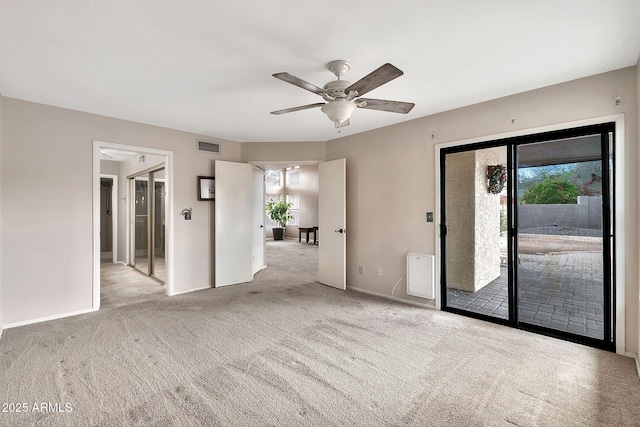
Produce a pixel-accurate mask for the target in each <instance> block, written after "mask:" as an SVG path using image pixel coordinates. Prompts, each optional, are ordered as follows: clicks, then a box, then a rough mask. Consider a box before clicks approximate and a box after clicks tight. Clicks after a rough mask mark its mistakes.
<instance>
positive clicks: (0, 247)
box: [0, 96, 5, 338]
mask: <svg viewBox="0 0 640 427" xmlns="http://www.w3.org/2000/svg"><path fill="white" fill-rule="evenodd" d="M2 105H3V98H2V96H0V165H2V151H3V146H4V144H3V136H4V132H3V125H2V124H3V120H2V117H3V115H2V108H3V107H2ZM3 199H4V197H3V194H2V170H0V338H2V327H3V325H4V324H5V322H4V316H3V314H4V311H3V309H2V307H3V302H2V301H3V292H2V288H3V287H4V275H3V270H2V258H3V256H2V254H3V252H4V246H3V245H2V243H3V235H4V232H3V230H4V229H3V228H2V227H3V222H2V203H3Z"/></svg>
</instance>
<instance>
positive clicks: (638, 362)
mask: <svg viewBox="0 0 640 427" xmlns="http://www.w3.org/2000/svg"><path fill="white" fill-rule="evenodd" d="M623 356H627V357H630V358H632V359H633V360H635V362H636V371H638V378H640V360H639V359H638V355H637V354H636V353H630V352H628V351H627V352H626V353H624V354H623Z"/></svg>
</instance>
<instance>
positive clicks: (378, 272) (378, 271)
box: [376, 267, 382, 277]
mask: <svg viewBox="0 0 640 427" xmlns="http://www.w3.org/2000/svg"><path fill="white" fill-rule="evenodd" d="M376 276H378V277H382V268H380V267H378V268H376Z"/></svg>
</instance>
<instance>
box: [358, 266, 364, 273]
mask: <svg viewBox="0 0 640 427" xmlns="http://www.w3.org/2000/svg"><path fill="white" fill-rule="evenodd" d="M358 273H359V274H364V267H363V266H361V265H359V266H358Z"/></svg>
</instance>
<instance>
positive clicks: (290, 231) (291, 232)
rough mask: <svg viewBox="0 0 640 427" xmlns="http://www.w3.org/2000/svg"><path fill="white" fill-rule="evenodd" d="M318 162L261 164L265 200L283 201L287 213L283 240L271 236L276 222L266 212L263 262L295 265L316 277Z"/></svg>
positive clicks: (276, 225) (318, 242)
mask: <svg viewBox="0 0 640 427" xmlns="http://www.w3.org/2000/svg"><path fill="white" fill-rule="evenodd" d="M318 163H319V162H275V163H274V164H269V165H266V166H265V203H267V202H269V201H276V202H277V201H281V200H282V201H285V202H287V203H289V204H290V211H289V212H290V215H291V217H292V218H293V219H292V220H290V221H288V223H287V225H286V227H285V230H284V233H283V240H276V239H274V231H273V229H274V228H277V227H278V224H277V223H275V222H274V221H273V220H271V219H270V218H269V216H268V215H266V218H265V225H266V233H265V236H266V248H267V250H266V256H267V260H266V261H267V265H272V264H275V265H278V266H279V267H280V268H282V267H283V265H282V264H283V263H286V264H287V265H289V264H290V265H298V266H299V269H300V270H304V271H305V272H307V273H311V274H312V276H313V277H314V278H315V280H316V281H317V280H318V278H317V277H318V247H319V244H320V239H319V209H318V196H319V175H318Z"/></svg>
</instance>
